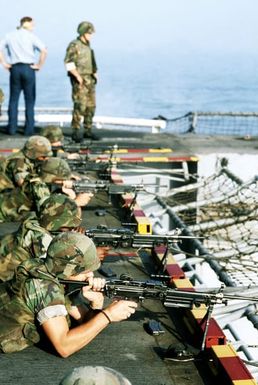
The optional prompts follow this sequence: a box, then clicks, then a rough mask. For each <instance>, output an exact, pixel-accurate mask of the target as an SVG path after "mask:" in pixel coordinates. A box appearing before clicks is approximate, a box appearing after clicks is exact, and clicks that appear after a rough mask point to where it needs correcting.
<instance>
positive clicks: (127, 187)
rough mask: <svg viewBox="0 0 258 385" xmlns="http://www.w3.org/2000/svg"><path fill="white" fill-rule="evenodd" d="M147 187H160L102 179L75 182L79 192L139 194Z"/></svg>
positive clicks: (75, 187) (76, 189)
mask: <svg viewBox="0 0 258 385" xmlns="http://www.w3.org/2000/svg"><path fill="white" fill-rule="evenodd" d="M146 187H160V186H159V185H157V184H142V183H140V184H115V183H109V182H104V181H102V180H98V181H96V182H95V183H93V182H88V181H85V180H79V181H76V182H73V189H74V191H75V192H76V193H77V194H79V193H83V192H85V193H96V192H98V191H106V192H107V193H108V194H110V195H112V194H126V193H134V194H137V192H139V191H143V192H144V191H145V192H147V190H146Z"/></svg>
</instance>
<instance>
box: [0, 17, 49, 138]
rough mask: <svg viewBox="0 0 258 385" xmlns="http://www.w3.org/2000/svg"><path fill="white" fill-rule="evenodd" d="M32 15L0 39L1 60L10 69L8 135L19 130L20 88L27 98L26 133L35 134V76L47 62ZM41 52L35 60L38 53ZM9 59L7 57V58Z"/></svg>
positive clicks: (44, 48)
mask: <svg viewBox="0 0 258 385" xmlns="http://www.w3.org/2000/svg"><path fill="white" fill-rule="evenodd" d="M33 27H34V22H33V19H32V18H31V17H28V16H26V17H23V18H22V19H21V21H20V27H18V28H17V29H16V30H15V31H13V32H10V33H8V34H7V35H6V36H5V38H4V39H3V40H2V41H1V42H0V63H2V65H3V66H4V68H6V69H7V70H9V71H10V97H9V106H8V117H9V122H8V134H10V135H14V134H15V133H16V130H17V118H18V103H19V97H20V94H21V91H23V92H24V100H25V130H24V134H25V135H33V133H34V105H35V100H36V76H35V71H37V70H39V69H40V68H41V67H42V65H43V64H44V62H45V59H46V55H47V50H46V46H45V44H44V43H43V42H42V41H41V40H40V39H39V38H38V37H37V36H36V35H34V33H33V32H32V30H33ZM37 51H38V52H39V55H38V56H39V57H38V62H37V63H36V52H37ZM6 58H7V59H6Z"/></svg>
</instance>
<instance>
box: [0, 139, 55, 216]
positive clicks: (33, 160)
mask: <svg viewBox="0 0 258 385" xmlns="http://www.w3.org/2000/svg"><path fill="white" fill-rule="evenodd" d="M51 155H52V151H51V144H50V142H49V140H48V139H46V138H44V137H42V136H38V135H35V136H32V137H30V138H29V139H28V140H27V141H26V142H25V145H24V147H23V149H22V150H20V151H19V152H17V153H15V154H12V155H11V156H9V157H7V159H6V162H5V166H4V172H5V176H6V178H7V180H9V181H10V183H12V184H13V188H11V185H9V186H8V187H7V188H5V189H2V193H1V195H0V222H3V221H19V220H22V219H23V216H24V214H26V213H27V212H29V211H38V209H39V206H40V204H41V202H42V200H44V199H45V198H46V197H48V196H49V195H50V190H49V188H48V186H47V185H46V183H43V182H42V180H41V179H40V178H39V176H38V174H37V167H38V162H42V161H43V159H48V157H49V156H51ZM0 186H1V182H0Z"/></svg>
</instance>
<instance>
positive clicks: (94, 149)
mask: <svg viewBox="0 0 258 385" xmlns="http://www.w3.org/2000/svg"><path fill="white" fill-rule="evenodd" d="M123 147H124V146H123ZM58 150H62V151H64V152H69V153H72V152H74V153H77V154H78V153H79V154H87V153H95V154H103V153H105V152H108V153H113V152H114V151H116V150H118V145H117V144H115V145H107V144H104V143H103V144H100V143H98V144H96V143H92V141H83V142H80V143H76V142H69V143H63V144H60V145H57V146H52V151H54V152H56V151H58Z"/></svg>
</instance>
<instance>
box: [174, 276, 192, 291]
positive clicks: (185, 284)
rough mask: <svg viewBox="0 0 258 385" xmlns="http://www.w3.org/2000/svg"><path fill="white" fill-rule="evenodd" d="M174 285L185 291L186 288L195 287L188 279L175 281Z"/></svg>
mask: <svg viewBox="0 0 258 385" xmlns="http://www.w3.org/2000/svg"><path fill="white" fill-rule="evenodd" d="M173 284H174V286H175V287H176V288H178V289H184V288H190V287H193V285H192V283H191V281H190V280H189V279H188V278H183V279H173Z"/></svg>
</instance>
